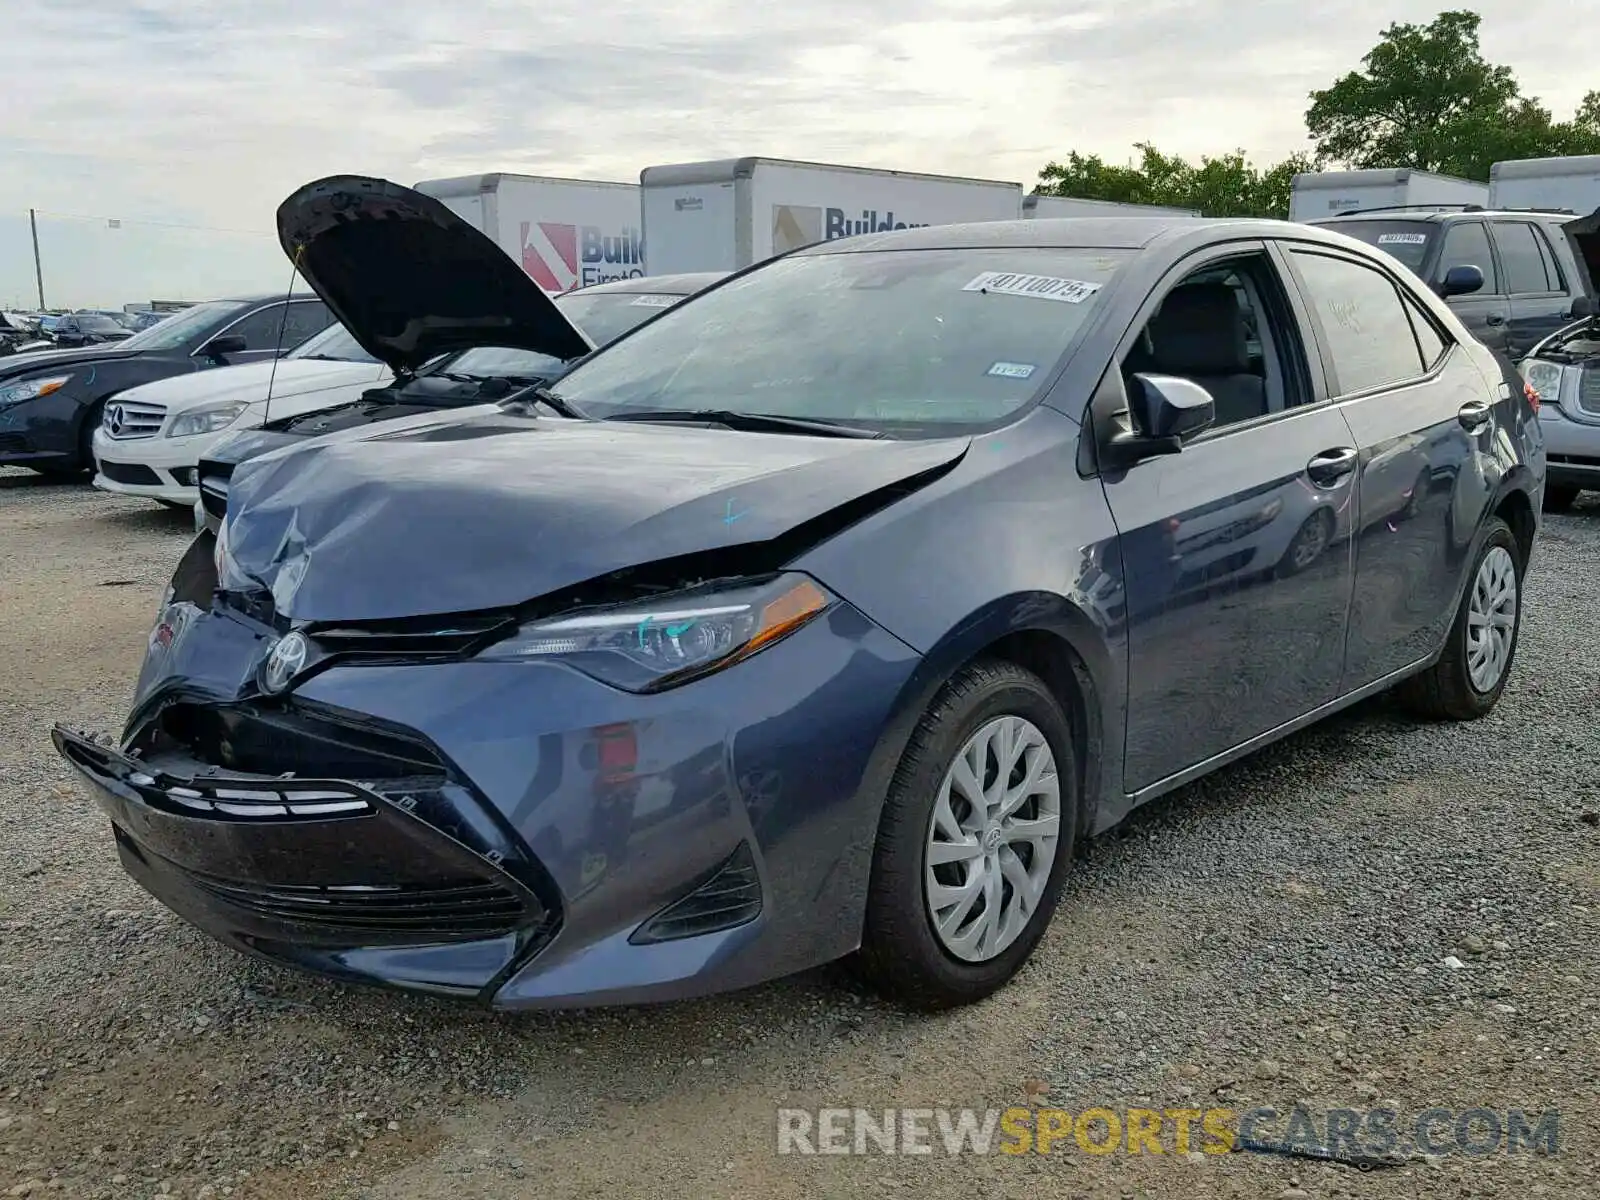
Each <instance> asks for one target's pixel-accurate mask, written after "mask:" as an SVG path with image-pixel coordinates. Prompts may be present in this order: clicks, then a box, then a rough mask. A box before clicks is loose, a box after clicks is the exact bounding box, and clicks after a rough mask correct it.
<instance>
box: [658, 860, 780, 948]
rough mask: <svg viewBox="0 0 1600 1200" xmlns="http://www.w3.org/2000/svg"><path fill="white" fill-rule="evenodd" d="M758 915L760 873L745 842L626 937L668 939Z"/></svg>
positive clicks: (743, 921)
mask: <svg viewBox="0 0 1600 1200" xmlns="http://www.w3.org/2000/svg"><path fill="white" fill-rule="evenodd" d="M760 915H761V877H760V876H759V875H758V874H757V873H756V863H755V859H754V858H753V857H752V856H751V854H750V846H749V843H747V842H740V843H739V848H738V849H737V850H735V851H734V852H733V854H732V855H730V856H729V858H728V860H727V861H726V862H725V863H723V864H722V866H720V867H718V868H717V870H716V872H715V873H714V874H713V875H712V876H711V878H710V879H708V880H706V881H705V882H704V883H702V884H701V885H700V886H699V887H697V888H696V889H695V890H694V891H692V892H690V893H689V894H688V895H687V896H685V897H684V898H683V899H682V900H679V901H677V902H676V903H674V904H671V905H669V906H667V907H666V908H664V909H662V910H661V911H660V912H659V913H657V914H656V915H655V916H654V917H652V918H651V919H650V920H648V921H646V922H645V923H644V924H643V925H641V926H640V927H639V928H638V929H637V930H636V931H634V934H633V936H632V937H630V938H629V939H628V940H629V941H630V942H632V943H634V945H647V944H649V943H651V942H670V941H675V940H676V939H678V938H686V937H695V936H697V935H699V934H703V933H716V932H718V931H719V930H723V929H732V928H733V927H734V926H736V925H744V924H747V923H748V922H750V921H753V920H755V919H756V918H757V917H758V916H760Z"/></svg>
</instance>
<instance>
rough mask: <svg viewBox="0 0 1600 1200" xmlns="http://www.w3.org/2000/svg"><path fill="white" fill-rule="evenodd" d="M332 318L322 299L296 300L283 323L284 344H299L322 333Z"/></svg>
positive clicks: (290, 306)
mask: <svg viewBox="0 0 1600 1200" xmlns="http://www.w3.org/2000/svg"><path fill="white" fill-rule="evenodd" d="M331 320H333V314H332V313H330V312H329V311H328V306H327V305H326V304H324V303H323V302H322V301H320V300H295V301H293V302H292V303H291V304H290V305H289V319H288V320H287V321H285V322H284V324H283V344H284V345H285V346H298V345H299V344H300V343H301V342H303V341H305V340H306V339H307V338H309V337H315V336H316V335H317V334H319V333H321V332H322V331H323V330H324V329H326V328H327V327H328V322H329V321H331ZM253 348H254V347H252V349H253Z"/></svg>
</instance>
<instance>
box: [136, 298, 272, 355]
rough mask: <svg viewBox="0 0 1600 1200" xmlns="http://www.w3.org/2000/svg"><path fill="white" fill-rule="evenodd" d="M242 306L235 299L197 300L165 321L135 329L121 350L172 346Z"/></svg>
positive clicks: (155, 348)
mask: <svg viewBox="0 0 1600 1200" xmlns="http://www.w3.org/2000/svg"><path fill="white" fill-rule="evenodd" d="M242 308H244V305H243V304H241V303H240V302H239V301H237V300H212V301H209V302H207V303H205V304H196V305H195V306H194V307H193V308H186V309H184V310H183V311H182V312H176V313H173V314H172V315H171V316H170V317H168V318H167V319H166V320H165V321H160V322H158V323H156V324H154V325H152V326H150V328H149V329H146V330H145V331H144V332H143V333H136V334H134V335H133V336H132V337H131V338H129V339H128V340H127V341H125V342H123V343H122V348H123V349H124V350H172V349H175V348H176V347H178V346H181V345H183V343H184V342H187V341H188V340H189V339H190V338H192V337H193V336H194V335H195V334H197V333H199V332H200V330H202V329H204V328H205V327H206V326H208V325H210V324H211V323H212V322H213V321H219V320H221V319H222V318H223V317H225V316H227V315H228V314H229V313H235V312H238V311H240V310H241V309H242Z"/></svg>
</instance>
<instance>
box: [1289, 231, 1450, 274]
mask: <svg viewBox="0 0 1600 1200" xmlns="http://www.w3.org/2000/svg"><path fill="white" fill-rule="evenodd" d="M1318 224H1319V225H1320V226H1321V227H1322V228H1324V229H1333V230H1337V231H1338V232H1340V233H1342V234H1344V235H1345V236H1347V237H1353V238H1355V239H1356V240H1357V241H1362V242H1365V243H1366V244H1367V245H1369V246H1376V247H1377V248H1378V249H1379V250H1382V251H1383V252H1384V253H1385V254H1387V255H1389V256H1390V257H1391V258H1396V259H1398V260H1399V261H1400V262H1402V263H1404V264H1405V265H1406V266H1408V267H1410V268H1411V270H1412V272H1413V273H1415V274H1418V275H1420V274H1421V273H1422V262H1423V260H1424V259H1425V258H1427V256H1428V246H1429V244H1430V243H1431V242H1432V241H1433V237H1434V233H1435V231H1436V229H1437V226H1435V225H1432V224H1430V223H1429V222H1427V221H1319V222H1318Z"/></svg>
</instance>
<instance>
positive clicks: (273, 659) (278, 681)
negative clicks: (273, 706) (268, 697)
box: [261, 631, 311, 695]
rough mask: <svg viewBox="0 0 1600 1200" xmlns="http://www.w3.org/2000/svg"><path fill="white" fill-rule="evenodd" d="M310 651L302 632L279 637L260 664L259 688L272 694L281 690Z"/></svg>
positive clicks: (299, 668)
mask: <svg viewBox="0 0 1600 1200" xmlns="http://www.w3.org/2000/svg"><path fill="white" fill-rule="evenodd" d="M310 653H311V644H310V643H309V642H307V641H306V638H305V634H303V633H300V632H298V631H297V632H295V633H288V634H285V635H284V636H283V637H281V638H279V639H278V640H277V641H276V642H274V643H273V644H272V649H271V650H269V651H267V657H266V661H265V662H263V663H262V664H261V689H262V690H263V691H265V692H271V693H272V694H274V695H276V694H277V693H278V692H281V691H283V690H284V689H285V688H286V687H288V686H289V685H290V684H291V683H293V682H294V677H295V676H296V675H298V674H300V670H301V668H303V667H304V666H305V665H306V658H307V657H308V656H309V655H310Z"/></svg>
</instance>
